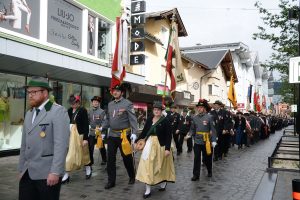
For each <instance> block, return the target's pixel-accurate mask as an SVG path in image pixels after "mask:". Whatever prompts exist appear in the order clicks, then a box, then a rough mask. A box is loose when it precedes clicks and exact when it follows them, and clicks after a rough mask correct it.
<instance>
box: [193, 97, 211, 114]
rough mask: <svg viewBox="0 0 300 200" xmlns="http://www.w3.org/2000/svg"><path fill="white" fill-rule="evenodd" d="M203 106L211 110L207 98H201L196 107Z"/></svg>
mask: <svg viewBox="0 0 300 200" xmlns="http://www.w3.org/2000/svg"><path fill="white" fill-rule="evenodd" d="M199 106H202V107H204V108H205V109H206V111H210V109H211V108H210V106H209V104H208V101H207V100H206V99H200V100H199V102H198V104H197V105H196V107H199Z"/></svg>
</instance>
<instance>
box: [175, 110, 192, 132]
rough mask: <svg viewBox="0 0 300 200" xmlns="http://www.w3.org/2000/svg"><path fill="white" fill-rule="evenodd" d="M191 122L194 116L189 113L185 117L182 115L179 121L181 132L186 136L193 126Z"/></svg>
mask: <svg viewBox="0 0 300 200" xmlns="http://www.w3.org/2000/svg"><path fill="white" fill-rule="evenodd" d="M191 123H192V118H191V117H190V116H188V115H187V116H186V117H185V118H184V117H183V116H180V118H179V123H178V130H179V134H181V135H184V136H185V135H186V134H187V133H188V132H189V130H190V128H191Z"/></svg>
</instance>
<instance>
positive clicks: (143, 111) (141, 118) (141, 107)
mask: <svg viewBox="0 0 300 200" xmlns="http://www.w3.org/2000/svg"><path fill="white" fill-rule="evenodd" d="M133 107H134V111H135V115H136V118H137V122H138V129H139V130H142V129H143V128H144V126H145V123H146V119H147V104H146V103H133Z"/></svg>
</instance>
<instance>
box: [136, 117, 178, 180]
mask: <svg viewBox="0 0 300 200" xmlns="http://www.w3.org/2000/svg"><path fill="white" fill-rule="evenodd" d="M152 119H153V118H152V117H151V118H149V119H148V120H147V122H146V124H145V127H144V129H143V131H142V133H141V135H140V137H139V138H138V140H140V139H146V144H145V147H144V149H143V151H142V155H141V158H140V162H139V166H138V170H137V174H136V179H137V180H139V181H141V182H143V183H146V184H147V185H156V184H159V183H162V182H175V168H174V162H173V155H172V151H170V148H171V139H172V133H171V130H170V123H169V121H168V120H167V119H166V118H165V117H163V116H162V117H161V118H160V119H159V120H158V121H157V122H156V123H155V124H153V123H152ZM165 150H169V151H170V152H171V154H170V155H169V156H165Z"/></svg>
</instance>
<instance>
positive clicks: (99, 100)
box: [91, 96, 101, 103]
mask: <svg viewBox="0 0 300 200" xmlns="http://www.w3.org/2000/svg"><path fill="white" fill-rule="evenodd" d="M91 101H98V102H99V103H100V102H101V97H99V96H94V97H93V98H92V99H91Z"/></svg>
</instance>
